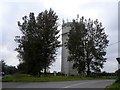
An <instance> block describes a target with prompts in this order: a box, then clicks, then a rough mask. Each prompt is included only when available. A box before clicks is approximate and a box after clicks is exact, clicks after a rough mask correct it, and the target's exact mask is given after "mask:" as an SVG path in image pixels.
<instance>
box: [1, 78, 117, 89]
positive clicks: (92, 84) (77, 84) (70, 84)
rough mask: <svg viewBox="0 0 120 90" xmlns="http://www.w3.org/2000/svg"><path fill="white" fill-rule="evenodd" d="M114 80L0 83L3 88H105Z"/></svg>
mask: <svg viewBox="0 0 120 90" xmlns="http://www.w3.org/2000/svg"><path fill="white" fill-rule="evenodd" d="M114 81H115V80H79V81H64V82H30V83H19V82H18V83H13V82H4V83H2V87H3V88H62V89H65V88H105V87H106V86H109V85H111V84H112V83H114Z"/></svg>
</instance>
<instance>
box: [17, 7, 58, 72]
mask: <svg viewBox="0 0 120 90" xmlns="http://www.w3.org/2000/svg"><path fill="white" fill-rule="evenodd" d="M57 20H58V16H57V15H56V13H55V12H54V11H53V10H52V9H50V10H49V11H47V10H45V11H44V12H41V13H39V14H38V16H37V17H36V18H35V16H34V13H30V15H29V18H28V17H27V16H25V17H23V23H22V24H21V23H20V22H18V26H19V28H20V30H21V32H22V36H17V37H16V39H15V41H16V42H17V43H18V44H19V45H18V48H16V51H18V52H19V55H18V57H19V59H20V60H21V61H22V63H24V65H26V66H27V67H26V69H27V71H28V73H30V74H37V73H39V72H41V71H42V70H43V69H44V72H45V73H46V69H47V68H49V66H50V65H51V64H52V63H53V62H54V61H55V56H56V50H57V48H58V47H59V44H60V42H59V41H58V38H59V35H58V33H59V30H58V29H57V28H58V23H57Z"/></svg>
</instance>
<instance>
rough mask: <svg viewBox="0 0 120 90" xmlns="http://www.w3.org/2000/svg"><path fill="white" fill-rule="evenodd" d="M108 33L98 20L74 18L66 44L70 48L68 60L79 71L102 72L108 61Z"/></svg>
mask: <svg viewBox="0 0 120 90" xmlns="http://www.w3.org/2000/svg"><path fill="white" fill-rule="evenodd" d="M108 42H109V41H108V40H107V35H106V34H105V32H104V28H103V27H102V23H99V22H98V20H95V21H94V22H93V21H92V20H90V19H89V20H86V19H84V17H82V18H80V21H78V19H77V20H73V22H72V23H71V30H70V32H69V34H68V40H67V43H66V46H67V48H68V50H69V57H68V61H72V62H73V68H76V69H77V70H78V73H85V72H86V73H87V75H90V72H91V71H94V72H100V70H101V68H103V64H104V62H105V61H106V58H105V55H106V47H107V45H108Z"/></svg>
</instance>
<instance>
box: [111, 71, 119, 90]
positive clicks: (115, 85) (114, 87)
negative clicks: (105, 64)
mask: <svg viewBox="0 0 120 90" xmlns="http://www.w3.org/2000/svg"><path fill="white" fill-rule="evenodd" d="M116 73H117V80H116V82H115V83H113V84H112V85H111V86H110V90H120V69H119V70H118V71H117V72H116Z"/></svg>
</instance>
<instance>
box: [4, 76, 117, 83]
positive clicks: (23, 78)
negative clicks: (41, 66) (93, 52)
mask: <svg viewBox="0 0 120 90" xmlns="http://www.w3.org/2000/svg"><path fill="white" fill-rule="evenodd" d="M95 79H116V77H115V76H100V77H99V76H96V77H85V76H40V77H35V76H30V75H11V76H5V77H3V78H2V82H52V81H71V80H95Z"/></svg>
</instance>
